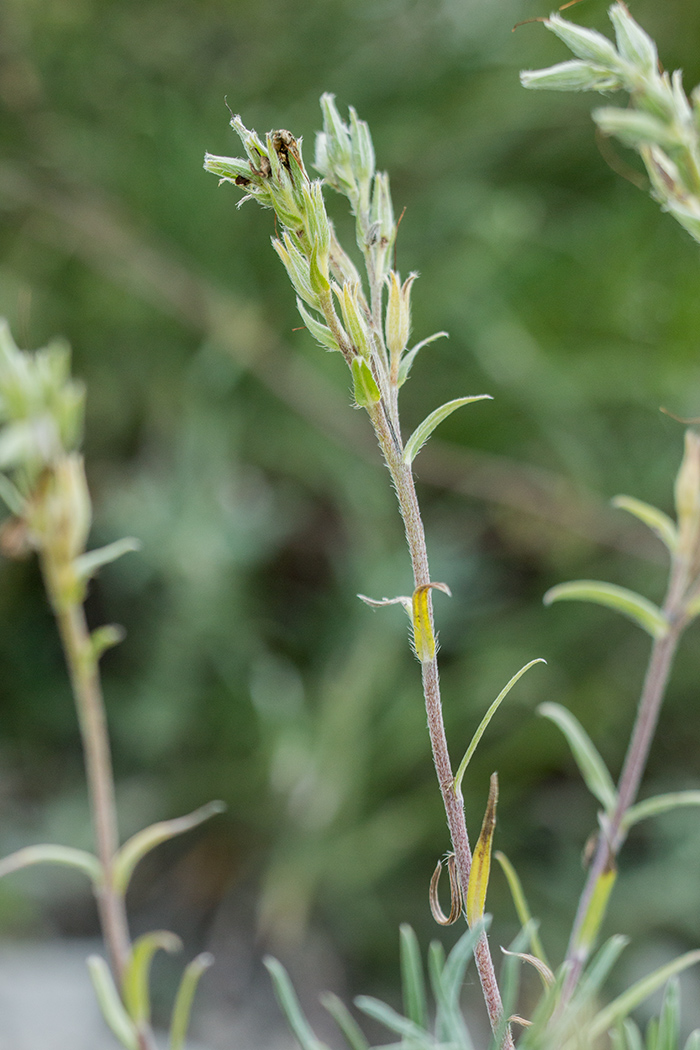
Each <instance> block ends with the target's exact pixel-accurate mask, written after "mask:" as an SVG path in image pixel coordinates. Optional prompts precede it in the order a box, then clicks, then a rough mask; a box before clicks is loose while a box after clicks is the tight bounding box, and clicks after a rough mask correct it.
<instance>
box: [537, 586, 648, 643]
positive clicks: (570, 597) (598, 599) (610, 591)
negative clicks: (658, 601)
mask: <svg viewBox="0 0 700 1050" xmlns="http://www.w3.org/2000/svg"><path fill="white" fill-rule="evenodd" d="M542 600H543V602H544V604H545V605H551V604H552V603H553V602H560V601H579V602H595V603H596V604H597V605H605V606H607V608H609V609H615V610H616V611H617V612H620V613H622V614H623V616H627V617H629V619H630V620H634V622H635V623H638V624H639V626H640V627H643V628H644V630H645V631H647V633H648V634H650V635H651V636H652V638H663V637H664V635H666V634H667V633H668V620H667V619H666V617H665V616H664V614H663V612H662V611H661V609H659V607H658V605H654V603H653V602H650V601H649V600H648V599H647V598H642V596H641V595H640V594H635V592H634V591H629V590H628V589H627V588H626V587H618V586H617V585H616V584H614V583H602V582H601V581H600V580H574V581H572V582H571V583H560V584H558V585H557V586H556V587H552V588H551V589H550V590H548V591H547V593H546V594H545V596H544V598H543V599H542Z"/></svg>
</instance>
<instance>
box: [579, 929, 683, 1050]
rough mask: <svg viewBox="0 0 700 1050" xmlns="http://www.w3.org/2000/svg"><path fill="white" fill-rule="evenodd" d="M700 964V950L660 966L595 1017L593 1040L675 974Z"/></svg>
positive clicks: (592, 1028) (591, 1032)
mask: <svg viewBox="0 0 700 1050" xmlns="http://www.w3.org/2000/svg"><path fill="white" fill-rule="evenodd" d="M699 962H700V951H699V950H697V949H696V950H695V951H692V952H686V953H685V955H681V956H679V957H678V958H677V959H674V960H673V961H672V962H670V963H666V965H665V966H660V967H659V969H658V970H654V972H653V973H650V974H647V976H646V977H643V978H642V979H641V980H640V981H637V982H636V983H635V984H633V985H632V987H631V988H628V989H627V991H626V992H623V993H622V995H618V997H617V999H614V1000H613V1001H612V1002H611V1003H610V1005H609V1006H606V1007H605V1009H603V1010H601V1011H600V1013H599V1014H597V1015H596V1016H595V1017H594V1019H593V1021H592V1022H591V1025H590V1029H589V1032H588V1034H589V1036H590V1038H591V1040H593V1039H597V1038H598V1036H599V1035H602V1034H603V1032H606V1031H607V1030H608V1028H611V1027H612V1025H614V1024H615V1022H616V1021H618V1020H621V1019H622V1018H623V1017H627V1015H628V1014H629V1013H630V1012H631V1011H632V1010H634V1009H636V1007H638V1006H639V1004H640V1003H643V1002H644V1000H645V999H648V998H649V996H650V995H653V994H654V992H655V991H656V990H657V988H660V987H661V986H662V985H663V984H665V982H666V981H668V980H669V978H671V977H673V976H674V974H677V973H681V972H682V971H683V970H687V969H688V967H689V966H695V964H696V963H699Z"/></svg>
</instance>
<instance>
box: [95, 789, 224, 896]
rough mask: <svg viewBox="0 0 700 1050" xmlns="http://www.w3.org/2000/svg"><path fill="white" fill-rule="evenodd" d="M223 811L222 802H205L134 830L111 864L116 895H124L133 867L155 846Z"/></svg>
mask: <svg viewBox="0 0 700 1050" xmlns="http://www.w3.org/2000/svg"><path fill="white" fill-rule="evenodd" d="M225 809H226V803H225V802H218V801H217V802H208V803H207V804H206V806H200V808H199V809H195V811H194V812H193V813H188V814H187V816H185V817H175V819H174V820H160V821H158V823H157V824H151V825H150V827H148V828H144V830H143V831H138V832H137V833H136V834H135V835H132V837H131V838H130V839H128V840H127V841H126V842H125V843H124V845H123V846H122V847H121V849H120V850H119V851H118V852H117V856H116V858H115V863H114V884H115V888H116V889H117V891H118V892H119V893H126V889H127V887H128V885H129V881H130V879H131V876H132V874H133V872H134V868H135V867H136V865H137V864H138V862H139V861H140V860H141V858H142V857H145V855H146V854H147V853H149V852H150V851H151V850H152V849H154V848H155V847H156V846H159V845H160V844H161V842H167V840H168V839H172V838H174V837H175V835H182V834H183V832H185V831H190V830H191V829H192V828H196V827H197V826H198V825H199V824H202V823H203V822H204V821H205V820H209V818H210V817H213V816H215V815H216V814H217V813H223V812H224V810H225Z"/></svg>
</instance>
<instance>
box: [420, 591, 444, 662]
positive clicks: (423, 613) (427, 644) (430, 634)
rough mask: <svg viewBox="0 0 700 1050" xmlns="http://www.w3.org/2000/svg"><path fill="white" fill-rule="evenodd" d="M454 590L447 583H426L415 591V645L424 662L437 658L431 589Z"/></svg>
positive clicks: (421, 660)
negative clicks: (431, 611) (431, 614)
mask: <svg viewBox="0 0 700 1050" xmlns="http://www.w3.org/2000/svg"><path fill="white" fill-rule="evenodd" d="M431 588H436V589H437V590H439V591H443V592H444V593H445V594H448V595H451V594H452V592H451V591H450V588H449V587H448V586H447V584H446V583H424V584H421V586H420V587H416V589H415V591H414V592H413V646H414V648H415V650H416V656H417V657H418V659H419V660H420V662H421V663H422V664H425V663H428V661H430V660H434V659H435V652H436V644H435V633H434V631H433V625H432V622H431V616H430V597H429V596H430V590H431Z"/></svg>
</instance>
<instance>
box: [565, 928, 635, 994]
mask: <svg viewBox="0 0 700 1050" xmlns="http://www.w3.org/2000/svg"><path fill="white" fill-rule="evenodd" d="M628 944H629V940H628V938H627V937H622V936H621V935H620V934H616V935H615V936H614V937H611V938H610V940H608V941H606V942H605V944H604V945H603V947H602V948H601V949H600V951H599V952H598V954H597V955H596V957H595V959H594V960H593V962H592V963H591V964H590V966H589V967H588V969H587V970H586V972H585V973H584V975H583V977H582V978H581V980H580V982H579V986H578V989H577V991H576V993H575V996H574V1000H573V1002H574V1003H575V1005H576V1006H577V1007H579V1008H582V1007H583V1006H589V1005H591V1004H593V1003H594V1002H595V999H596V996H597V995H598V992H599V991H600V989H601V988H602V986H603V984H604V982H605V981H606V980H607V978H608V976H609V974H610V973H611V971H612V968H613V966H614V965H615V963H616V962H617V960H618V959H619V958H620V955H621V954H622V952H623V951H624V950H625V948H626V947H627V945H628Z"/></svg>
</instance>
